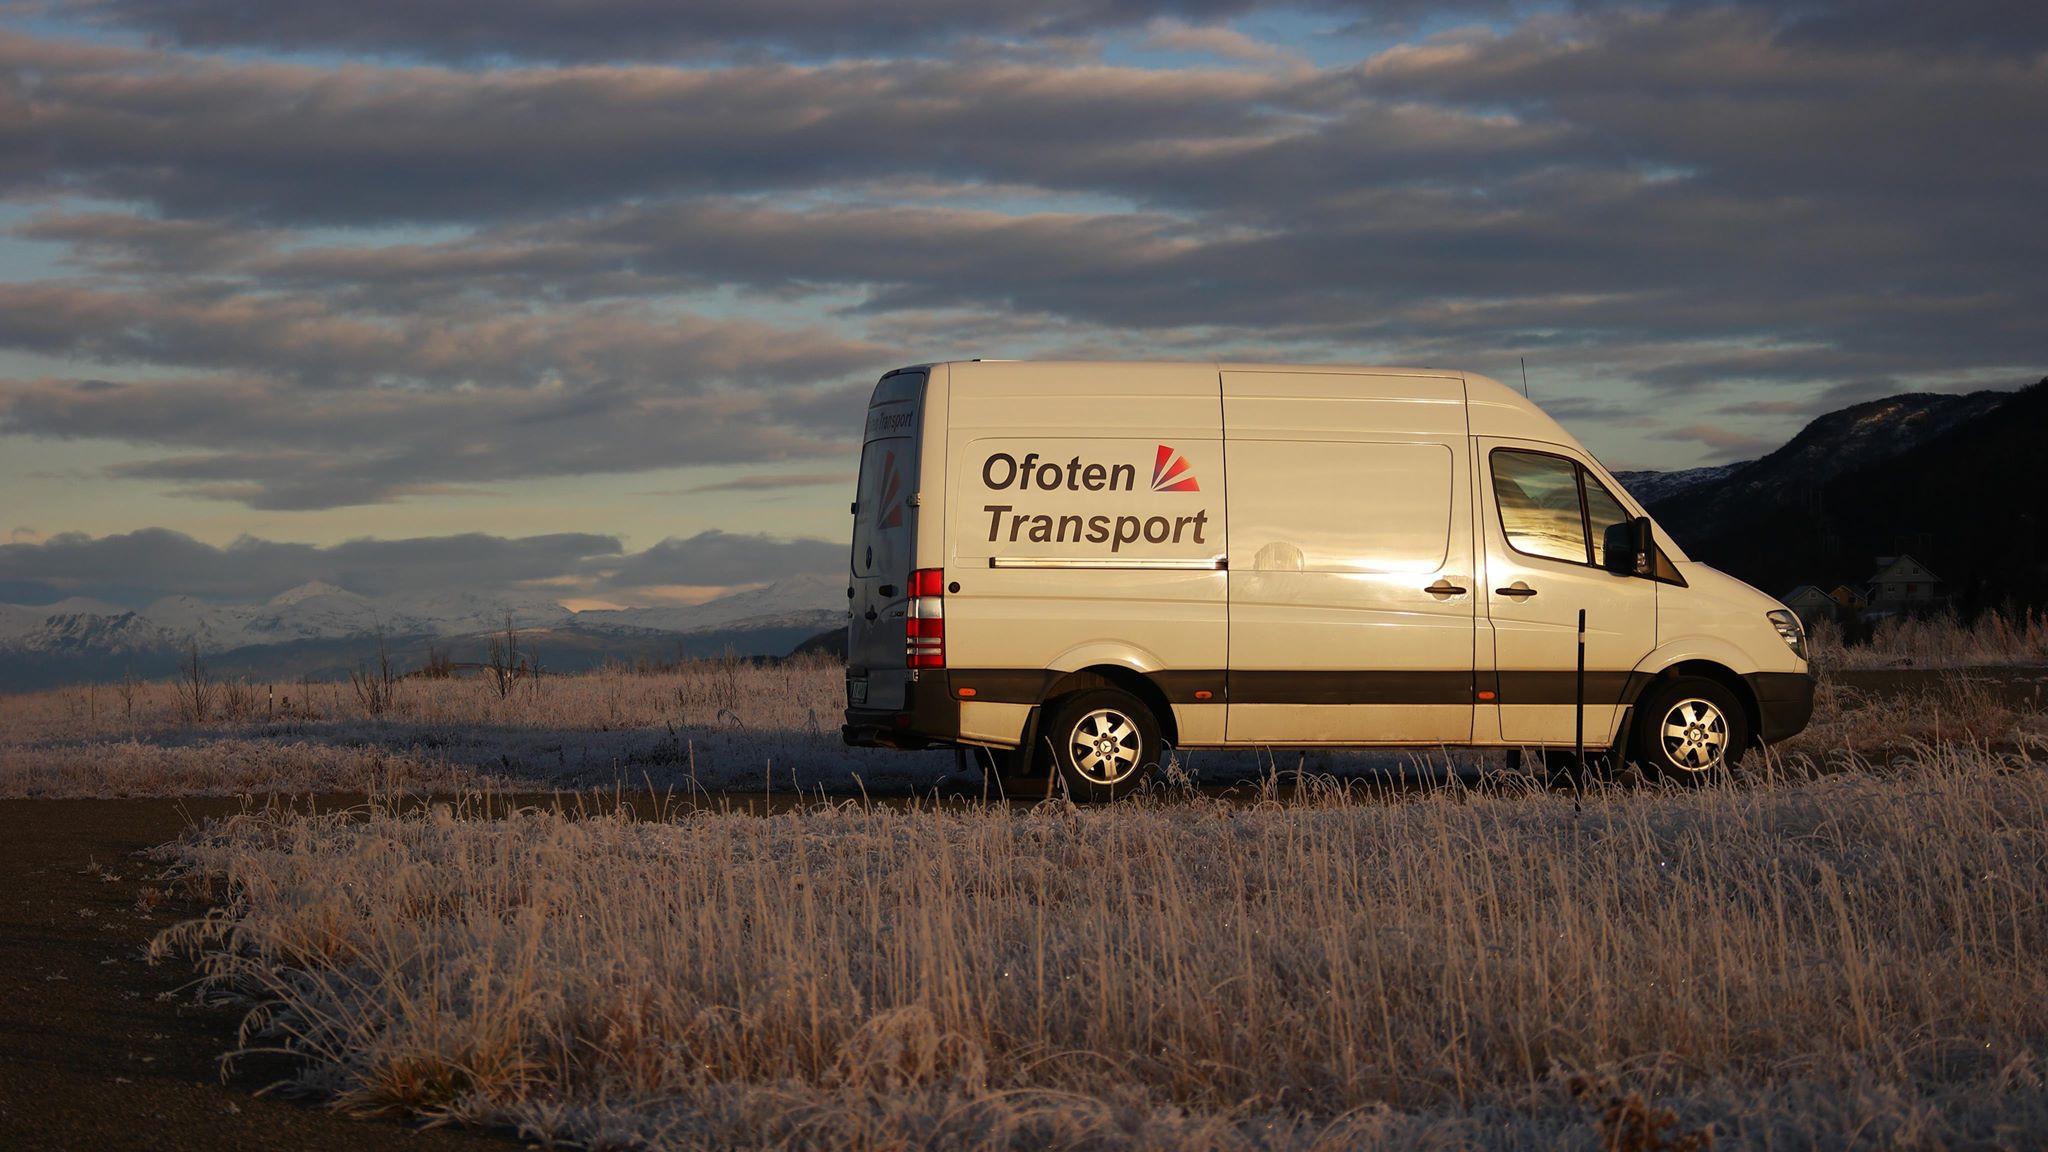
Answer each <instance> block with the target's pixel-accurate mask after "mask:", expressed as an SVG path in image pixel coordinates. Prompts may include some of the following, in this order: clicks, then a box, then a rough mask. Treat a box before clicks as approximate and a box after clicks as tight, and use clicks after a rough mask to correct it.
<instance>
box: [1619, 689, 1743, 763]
mask: <svg viewBox="0 0 2048 1152" xmlns="http://www.w3.org/2000/svg"><path fill="white" fill-rule="evenodd" d="M1749 739H1750V733H1749V717H1748V714H1747V713H1745V712H1744V711H1743V710H1742V702H1741V701H1739V700H1737V699H1736V698H1735V693H1733V692H1730V691H1729V690H1728V689H1727V688H1726V687H1725V686H1723V685H1722V684H1720V683H1719V682H1717V681H1713V680H1708V679H1705V678H1704V677H1698V676H1680V677H1678V678H1677V679H1674V680H1668V681H1665V682H1663V683H1660V684H1656V685H1654V686H1652V687H1651V688H1650V690H1649V691H1648V692H1645V693H1643V698H1642V699H1641V700H1639V701H1637V702H1636V714H1635V731H1634V733H1633V739H1632V740H1631V744H1632V745H1633V747H1632V748H1631V749H1630V751H1631V754H1632V758H1633V759H1634V760H1635V761H1636V762H1637V763H1639V764H1641V765H1642V766H1643V767H1644V768H1646V769H1648V770H1649V772H1650V774H1651V775H1652V776H1656V777H1660V778H1662V779H1665V780H1675V781H1678V782H1679V783H1681V784H1704V783H1706V782H1707V781H1709V780H1712V779H1714V778H1716V777H1717V776H1721V775H1725V774H1726V773H1727V771H1728V767H1729V765H1731V764H1733V763H1734V762H1735V761H1736V759H1737V758H1739V757H1740V756H1741V755H1742V753H1743V752H1744V751H1745V750H1746V749H1747V748H1748V747H1749Z"/></svg>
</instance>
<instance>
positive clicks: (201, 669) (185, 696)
mask: <svg viewBox="0 0 2048 1152" xmlns="http://www.w3.org/2000/svg"><path fill="white" fill-rule="evenodd" d="M177 686H178V710H179V711H180V712H182V713H183V714H184V716H185V722H186V723H188V724H204V723H206V722H207V720H209V719H211V718H212V716H213V702H214V698H215V697H216V696H217V695H218V694H219V685H217V684H215V683H214V682H213V677H211V676H210V675H208V674H207V671H206V664H205V662H204V661H202V660H200V658H199V640H198V638H197V637H194V638H192V639H190V640H187V641H186V642H185V659H184V660H182V661H180V662H179V664H178V681H177Z"/></svg>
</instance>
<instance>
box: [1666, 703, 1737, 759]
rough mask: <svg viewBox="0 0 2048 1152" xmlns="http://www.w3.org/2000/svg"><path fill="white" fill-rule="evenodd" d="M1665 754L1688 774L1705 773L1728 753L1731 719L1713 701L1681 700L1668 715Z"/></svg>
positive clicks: (1672, 707)
mask: <svg viewBox="0 0 2048 1152" xmlns="http://www.w3.org/2000/svg"><path fill="white" fill-rule="evenodd" d="M1659 736H1660V738H1661V739H1662V740H1663V741H1664V755H1665V757H1666V758H1668V759H1669V760H1670V761H1671V762H1672V763H1673V764H1676V765H1678V766H1679V767H1680V768H1683V769H1685V770H1686V771H1688V772H1704V771H1706V770H1707V769H1709V768H1713V767H1715V766H1716V765H1718V764H1720V763H1721V761H1722V760H1723V758H1725V757H1726V756H1727V754H1728V718H1727V717H1726V716H1724V715H1722V713H1721V709H1719V708H1718V707H1715V706H1714V704H1713V703H1712V702H1710V701H1706V700H1701V699H1699V698H1697V697H1693V698H1690V699H1685V700H1680V701H1679V702H1678V703H1676V704H1674V705H1672V706H1671V710H1670V711H1669V712H1666V713H1665V714H1664V723H1663V725H1662V731H1661V732H1660V733H1659Z"/></svg>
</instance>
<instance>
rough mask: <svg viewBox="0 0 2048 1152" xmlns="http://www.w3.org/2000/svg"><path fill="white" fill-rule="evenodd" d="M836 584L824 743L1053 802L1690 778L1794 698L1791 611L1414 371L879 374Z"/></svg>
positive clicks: (1509, 395) (1543, 419)
mask: <svg viewBox="0 0 2048 1152" xmlns="http://www.w3.org/2000/svg"><path fill="white" fill-rule="evenodd" d="M847 596H848V601H849V606H850V609H851V618H850V621H849V624H848V635H847V668H846V693H847V708H846V724H845V727H844V729H843V734H844V736H845V739H846V740H847V742H848V743H851V744H856V745H881V746H889V747H898V748H925V747H946V746H954V747H957V746H980V747H985V748H989V749H1019V750H1020V752H1021V755H1022V757H1023V759H1024V760H1025V761H1026V762H1027V763H1031V764H1042V765H1043V766H1045V767H1046V768H1048V769H1050V770H1052V771H1055V772H1057V773H1059V775H1060V776H1061V777H1062V778H1063V779H1064V781H1065V783H1066V785H1067V788H1068V791H1069V794H1070V795H1072V796H1074V797H1076V798H1081V799H1112V798H1115V797H1117V796H1120V795H1123V794H1124V793H1126V792H1128V791H1129V790H1131V789H1132V788H1134V787H1136V786H1137V785H1138V784H1139V783H1140V782H1141V781H1142V780H1143V779H1144V778H1145V777H1146V775H1147V774H1148V773H1149V772H1150V770H1151V769H1152V768H1153V767H1154V766H1156V765H1157V763H1158V762H1159V759H1160V754H1161V750H1162V748H1163V747H1165V746H1167V745H1172V746H1175V747H1180V748H1229V747H1299V748H1307V747H1400V746H1434V747H1444V746H1462V747H1478V748H1511V749H1533V750H1548V751H1550V752H1552V753H1555V752H1557V751H1558V750H1561V749H1570V748H1572V747H1574V746H1575V745H1576V744H1577V743H1579V741H1581V740H1583V746H1584V747H1585V748H1588V749H1599V750H1604V751H1605V752H1606V753H1607V754H1608V755H1610V756H1617V757H1626V758H1627V759H1629V760H1632V761H1634V762H1636V763H1638V764H1640V765H1641V766H1642V767H1643V768H1644V769H1645V770H1647V771H1650V772H1654V773H1658V774H1661V775H1664V776H1668V777H1676V778H1679V779H1699V778H1702V777H1705V776H1707V775H1709V774H1711V773H1713V772H1715V771H1716V770H1718V769H1720V768H1721V767H1722V766H1723V765H1724V764H1725V763H1727V762H1728V761H1729V760H1730V759H1732V758H1733V757H1735V756H1738V755H1739V754H1740V753H1741V752H1742V751H1743V750H1744V749H1746V748H1748V747H1750V746H1753V745H1755V744H1759V743H1764V742H1769V741H1776V740H1781V739H1784V738H1785V737H1788V736H1791V735H1792V734H1794V733H1796V732H1798V731H1799V730H1800V729H1801V728H1803V727H1805V725H1806V721H1807V718H1808V716H1809V714H1810V713H1811V711H1812V706H1813V688H1814V685H1813V680H1812V678H1811V676H1810V674H1809V672H1808V668H1807V662H1806V638H1805V635H1804V633H1803V632H1802V630H1801V627H1800V623H1799V619H1798V617H1796V616H1794V615H1793V614H1792V613H1791V612H1789V611H1787V610H1786V609H1785V608H1784V606H1783V605H1781V604H1779V603H1778V602H1776V601H1775V600H1773V599H1771V598H1770V597H1769V596H1766V595H1764V594H1763V593H1762V592H1759V591H1757V590H1756V589H1754V588H1751V587H1750V586H1749V585H1747V584H1744V583H1742V582H1741V581H1739V580H1736V579H1734V578H1732V577H1730V576H1727V575H1724V574H1722V573H1720V572H1717V571H1715V570H1714V569H1712V568H1710V567H1707V566H1706V565H1704V564H1700V563H1698V562H1696V561H1693V560H1690V559H1688V558H1687V557H1686V555H1685V552H1684V550H1683V549H1681V548H1680V547H1679V546H1678V545H1677V544H1676V543H1675V542H1674V541H1673V540H1672V539H1671V538H1670V536H1668V535H1667V534H1666V533H1665V532H1664V531H1663V530H1662V529H1661V528H1659V527H1658V526H1657V525H1656V524H1655V523H1653V522H1652V521H1651V520H1650V519H1649V518H1648V517H1647V516H1645V515H1644V513H1643V509H1642V507H1641V505H1639V504H1638V503H1637V502H1636V501H1635V500H1634V499H1633V498H1632V497H1631V496H1630V495H1629V494H1628V492H1627V491H1625V490H1624V489H1623V488H1622V486H1621V485H1620V484H1618V483H1616V482H1615V480H1614V477H1613V476H1612V475H1610V474H1609V473H1608V471H1607V470H1606V469H1605V468H1603V467H1601V466H1600V462H1599V461H1597V460H1595V459H1594V458H1593V455H1592V454H1591V453H1589V452H1587V451H1586V450H1585V448H1584V447H1583V446H1581V445H1580V444H1579V442H1578V441H1577V440H1576V439H1574V438H1573V437H1572V436H1571V434H1570V433H1568V432H1566V431H1565V430H1564V429H1563V428H1562V427H1560V426H1559V425H1558V424H1557V422H1556V421H1554V420H1552V419H1551V418H1550V417H1549V416H1546V415H1545V414H1544V413H1543V412H1542V411H1541V410H1540V409H1538V408H1537V407H1536V406H1535V405H1534V404H1532V403H1530V402H1529V401H1528V400H1526V399H1524V398H1523V397H1522V396H1520V395H1517V394H1516V393H1514V392H1513V391H1511V390H1509V389H1508V388H1505V387H1503V386H1502V385H1500V384H1498V383H1496V382H1495V381H1493V380H1489V379H1487V378H1485V377H1483V376H1475V375H1472V374H1469V373H1461V372H1451V371H1441V370H1437V369H1407V368H1353V367H1334V366H1321V365H1317V366H1302V365H1265V364H1243V365H1238V364H1215V363H1198V364H1173V363H1129V364H1125V363H1028V362H1016V361H1003V362H994V361H966V362H953V363H946V364H929V365H922V366H919V367H913V368H903V369H899V370H897V371H894V372H891V373H889V374H888V375H886V376H884V377H882V379H881V381H880V382H879V383H878V384H877V385H876V386H875V390H874V395H873V398H872V399H871V401H870V403H869V405H868V412H867V433H866V436H865V439H864V442H863V445H862V449H861V461H860V477H859V487H858V491H857V493H856V499H855V502H854V504H853V547H852V556H851V569H850V574H849V579H848V588H847ZM1581 613H1583V614H1584V615H1583V621H1584V624H1583V632H1582V631H1581V625H1580V620H1581ZM1581 643H1583V646H1584V657H1583V673H1581V671H1580V668H1581V659H1580V654H1579V653H1580V645H1581Z"/></svg>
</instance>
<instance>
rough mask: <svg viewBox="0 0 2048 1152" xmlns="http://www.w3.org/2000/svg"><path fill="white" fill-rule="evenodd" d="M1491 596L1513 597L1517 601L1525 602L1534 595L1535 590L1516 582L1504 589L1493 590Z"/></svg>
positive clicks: (1518, 581)
mask: <svg viewBox="0 0 2048 1152" xmlns="http://www.w3.org/2000/svg"><path fill="white" fill-rule="evenodd" d="M1493 594H1494V595H1496V596H1513V597H1514V598H1515V599H1517V600H1527V599H1528V598H1529V597H1531V596H1534V595H1535V594H1536V590H1535V589H1534V588H1531V587H1529V586H1528V585H1527V584H1524V583H1522V582H1521V581H1520V580H1517V581H1515V582H1514V583H1513V584H1510V585H1508V586H1507V587H1505V588H1495V589H1494V590H1493Z"/></svg>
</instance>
